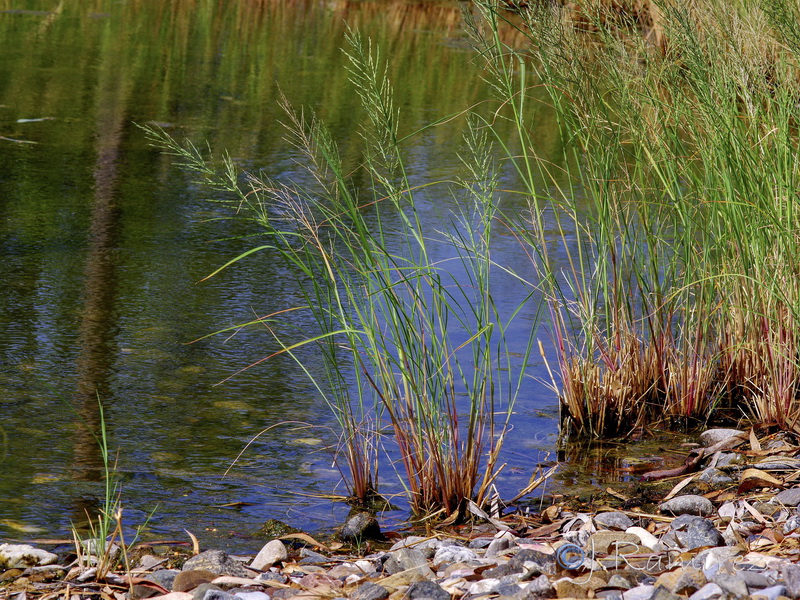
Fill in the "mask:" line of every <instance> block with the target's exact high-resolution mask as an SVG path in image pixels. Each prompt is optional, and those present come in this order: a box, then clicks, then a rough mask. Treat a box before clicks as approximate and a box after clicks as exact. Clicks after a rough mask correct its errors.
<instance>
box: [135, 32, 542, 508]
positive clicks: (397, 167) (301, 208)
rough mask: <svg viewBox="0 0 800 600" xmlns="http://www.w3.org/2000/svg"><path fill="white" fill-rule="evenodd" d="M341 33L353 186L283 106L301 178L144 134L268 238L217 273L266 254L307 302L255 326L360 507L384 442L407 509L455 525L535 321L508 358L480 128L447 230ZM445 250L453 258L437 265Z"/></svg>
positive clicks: (323, 133) (297, 114) (487, 483)
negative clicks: (329, 435)
mask: <svg viewBox="0 0 800 600" xmlns="http://www.w3.org/2000/svg"><path fill="white" fill-rule="evenodd" d="M347 42H348V46H347V50H346V54H347V57H348V59H349V71H350V79H351V82H352V85H353V86H354V89H355V91H356V94H357V96H358V98H359V100H360V102H361V105H362V107H363V109H364V111H365V114H366V116H367V124H366V126H365V127H364V128H363V130H362V131H361V137H362V140H363V146H364V161H363V164H362V165H361V166H360V168H359V170H358V172H357V177H358V178H359V180H361V181H365V182H366V185H364V186H363V187H362V188H361V189H356V187H355V185H354V183H353V181H354V179H353V178H350V177H348V176H347V175H346V174H345V168H344V166H343V164H342V161H341V159H340V156H339V152H338V149H337V145H336V143H335V142H334V140H333V139H332V137H331V135H330V133H329V132H328V130H327V129H326V127H325V125H324V124H323V123H322V122H321V121H320V120H319V119H318V118H317V117H316V116H315V115H313V114H309V113H308V112H306V111H297V110H295V109H294V108H293V107H292V106H291V105H290V104H289V102H288V101H286V100H285V99H284V101H283V107H284V109H285V114H286V123H285V124H286V135H287V139H288V140H289V141H290V142H291V144H292V145H293V146H294V147H295V148H296V149H297V150H299V151H300V154H301V155H302V157H303V161H302V165H301V166H302V168H303V172H304V175H303V178H301V179H300V180H298V181H296V182H295V183H292V184H280V183H277V182H275V181H272V180H270V179H269V178H267V177H264V176H261V175H256V174H246V175H244V182H243V181H242V176H241V175H240V174H239V173H238V172H237V170H236V169H235V167H234V166H233V163H232V161H231V160H230V159H229V158H226V159H225V160H224V161H223V162H224V167H223V168H222V170H216V169H215V168H214V167H213V166H212V162H211V161H209V160H206V158H205V157H204V156H203V154H202V153H201V152H200V151H199V150H198V148H197V147H195V146H194V145H192V144H187V145H181V144H179V143H177V142H176V141H175V140H173V139H172V138H171V137H169V136H168V135H167V134H165V133H164V132H163V131H159V130H154V129H148V130H147V133H148V135H149V137H150V139H151V140H152V141H153V142H154V143H155V144H156V145H157V146H160V147H162V148H164V149H166V151H167V152H169V153H172V154H174V155H175V156H176V157H177V158H178V160H179V161H180V162H181V163H182V164H183V165H184V166H185V167H187V168H188V169H190V170H192V171H194V172H195V173H197V174H199V175H201V176H202V179H203V180H204V181H205V183H206V184H207V185H210V186H211V187H212V188H215V189H217V190H219V191H222V192H225V193H226V194H227V196H226V197H227V198H228V200H229V203H230V206H231V208H232V209H233V212H235V213H236V215H235V216H236V217H237V218H244V219H250V220H252V221H254V222H255V223H256V224H257V225H258V226H259V228H260V230H261V232H263V234H264V237H265V240H266V241H265V243H264V244H263V245H261V246H259V247H256V248H253V249H251V250H249V251H248V252H246V253H244V254H242V255H241V256H239V257H237V258H235V259H233V260H231V261H230V262H229V263H228V264H227V265H225V267H228V266H230V265H232V264H234V263H235V262H237V261H238V260H241V259H243V258H245V257H246V256H248V255H250V254H252V253H253V252H256V251H259V252H270V253H272V255H275V256H280V257H281V258H283V260H284V261H285V263H286V264H287V265H288V266H289V268H291V269H292V270H293V272H295V273H296V274H297V275H298V281H299V284H300V288H301V291H302V294H303V296H304V305H303V306H295V307H281V309H279V310H277V311H276V312H275V313H273V314H271V315H269V316H265V317H263V318H259V319H256V320H254V321H253V324H256V325H260V326H264V327H266V329H267V331H268V332H269V333H270V334H271V335H272V337H273V339H274V341H275V343H276V344H277V347H278V349H277V350H276V352H275V354H274V355H273V356H278V355H287V356H289V357H291V358H293V359H294V360H295V361H297V363H298V364H299V366H300V367H301V368H302V369H303V370H304V371H305V373H306V374H307V375H308V376H309V377H310V379H311V381H312V382H313V383H314V385H315V386H316V389H317V391H318V392H319V394H320V395H321V396H322V397H323V398H324V399H325V401H326V402H327V404H328V406H329V407H330V408H331V410H332V412H333V414H334V416H335V417H336V419H337V422H338V426H339V427H340V430H341V432H342V433H341V435H342V437H341V444H340V446H341V448H340V451H339V454H338V457H339V459H340V462H341V463H342V465H343V471H344V472H345V474H346V477H345V479H346V481H347V483H348V486H349V492H350V494H351V496H352V498H353V499H354V500H355V501H356V502H358V503H362V504H364V503H368V502H369V501H370V499H371V497H373V496H374V495H375V493H376V490H377V485H378V479H379V473H378V452H379V451H382V450H385V451H386V452H387V453H388V455H389V456H390V457H391V458H392V461H393V462H392V464H393V465H394V468H395V471H396V472H397V473H398V475H399V479H400V481H401V483H402V485H403V487H404V488H405V490H406V492H407V496H408V499H409V502H410V506H411V508H412V510H413V512H415V513H416V514H418V515H430V514H432V513H435V514H439V515H441V516H443V517H451V518H457V517H458V516H461V515H463V514H465V510H466V508H467V505H468V502H469V501H471V500H472V501H474V502H476V503H477V504H478V505H482V504H483V503H484V501H485V500H486V499H487V497H488V495H489V492H490V490H491V486H492V484H493V482H494V480H495V478H496V476H497V473H498V472H499V470H500V469H501V468H502V466H501V465H500V464H499V463H498V460H499V451H500V448H501V446H502V444H503V441H504V437H505V434H506V431H507V429H508V427H509V419H510V416H511V411H512V408H513V406H514V402H515V399H516V397H517V394H518V391H519V389H520V385H521V383H522V381H523V369H522V367H523V366H524V365H525V364H526V362H527V359H528V356H529V354H530V351H531V347H532V343H533V340H534V337H533V329H531V333H530V336H529V337H528V340H527V342H526V343H525V344H524V345H523V347H522V348H521V349H518V350H519V352H518V353H517V354H514V353H512V351H511V348H510V346H509V342H508V338H507V332H508V329H509V327H511V326H512V324H515V318H516V317H517V315H518V314H519V311H520V310H521V309H522V308H523V307H524V306H525V305H526V304H527V303H528V301H529V300H530V298H531V295H530V294H529V293H525V294H523V297H521V298H520V299H519V303H518V305H517V306H516V308H515V309H514V310H513V311H511V314H501V312H500V310H499V309H498V307H497V305H496V304H495V302H494V299H493V296H492V293H491V291H492V281H493V271H494V270H495V265H494V263H493V260H492V244H491V239H492V234H493V227H495V226H496V223H495V221H496V211H497V194H496V185H497V179H496V177H497V176H496V170H495V165H494V158H493V157H494V153H493V150H492V148H491V145H490V143H489V139H488V136H487V135H486V133H485V132H483V131H481V130H480V129H479V127H478V123H477V122H476V121H475V120H474V119H472V120H470V124H469V126H468V127H467V133H466V135H465V139H464V141H463V143H462V151H461V153H460V157H461V160H462V163H463V165H464V173H465V175H464V177H463V178H462V179H461V180H459V181H458V182H457V184H456V186H455V188H453V189H451V192H448V193H454V194H456V195H457V197H458V198H459V200H460V206H461V207H462V208H461V209H460V211H458V212H456V213H454V214H453V216H452V222H450V223H447V224H445V225H444V226H443V230H442V231H437V230H435V229H433V228H432V227H430V226H425V225H424V224H423V223H422V222H421V219H420V214H419V211H418V202H419V197H420V196H421V195H422V193H423V191H422V190H421V189H415V188H414V187H413V186H412V184H411V183H410V177H409V173H408V171H407V167H406V164H405V162H404V159H403V153H402V141H403V140H402V136H401V133H400V124H399V113H398V111H397V110H396V109H395V107H394V105H393V102H392V90H391V85H390V83H389V81H388V80H387V79H386V77H385V74H384V69H383V65H382V63H381V60H380V58H379V55H378V53H377V52H376V51H375V50H374V49H373V48H372V47H371V44H370V43H369V42H368V41H365V40H364V39H362V38H361V36H360V35H358V34H357V33H354V32H350V33H349V34H348V36H347ZM433 184H434V183H433V182H432V183H431V184H428V185H433ZM422 187H427V186H422ZM448 187H449V186H448ZM445 247H446V248H448V251H447V253H445V254H446V256H447V258H445V259H442V258H437V257H441V256H442V254H443V253H442V252H441V249H442V248H445ZM287 309H291V310H304V311H307V312H308V313H309V314H310V315H311V316H312V318H313V323H314V326H313V331H311V332H310V333H309V332H306V333H305V334H302V335H299V336H298V337H299V339H286V337H285V335H283V334H281V333H279V328H278V327H276V325H277V324H278V322H279V321H280V320H281V318H282V317H283V316H284V315H285V311H286V310H287ZM306 346H313V347H316V349H317V350H318V352H319V353H320V354H321V356H322V359H323V360H322V364H323V367H324V375H323V376H321V377H320V376H319V375H318V371H316V370H314V369H312V367H311V363H310V362H309V359H307V358H305V354H303V353H302V352H301V348H303V347H306ZM387 433H390V435H386V434H387Z"/></svg>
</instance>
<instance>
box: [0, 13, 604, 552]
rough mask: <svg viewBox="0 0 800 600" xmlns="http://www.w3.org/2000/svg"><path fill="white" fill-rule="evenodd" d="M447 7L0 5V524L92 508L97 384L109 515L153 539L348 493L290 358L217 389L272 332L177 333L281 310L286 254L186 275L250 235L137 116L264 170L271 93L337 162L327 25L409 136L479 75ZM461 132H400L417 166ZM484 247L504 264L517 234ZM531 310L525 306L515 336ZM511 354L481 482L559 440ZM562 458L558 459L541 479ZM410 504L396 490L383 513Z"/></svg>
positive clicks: (350, 141)
mask: <svg viewBox="0 0 800 600" xmlns="http://www.w3.org/2000/svg"><path fill="white" fill-rule="evenodd" d="M460 23H461V13H460V7H459V3H457V2H436V1H429V2H424V3H416V2H403V1H387V2H366V1H365V2H354V1H345V0H327V1H321V0H320V1H311V0H308V1H290V0H276V1H269V0H261V1H249V2H214V1H211V0H191V1H189V0H171V1H168V2H153V1H152V0H123V1H113V2H112V1H109V0H92V1H87V2H80V3H77V2H73V3H69V2H63V1H61V2H58V1H56V0H39V1H34V0H0V58H1V60H0V214H1V215H2V217H1V218H0V253H2V254H1V256H2V261H1V262H0V281H2V286H0V329H1V330H2V334H1V335H0V418H1V419H2V420H0V440H2V449H0V450H1V451H0V473H2V474H1V475H0V537H3V538H6V539H21V538H32V537H66V536H67V535H68V534H69V530H70V525H71V523H76V524H79V525H80V524H81V523H84V522H85V520H86V512H87V510H88V511H89V512H93V511H96V510H97V506H98V503H99V501H100V499H101V498H102V495H103V487H102V470H101V465H102V462H101V457H100V453H99V451H98V446H97V444H96V442H95V440H94V438H93V437H92V436H91V435H90V434H89V433H88V431H89V430H90V429H95V430H96V429H97V427H98V424H99V420H100V418H99V413H98V409H97V399H98V397H99V398H100V399H102V401H103V404H104V406H105V420H106V423H107V427H108V439H109V445H110V447H111V448H112V449H113V450H114V451H115V453H116V456H117V471H118V473H119V476H120V480H121V485H122V494H123V495H122V499H123V505H124V507H125V522H126V525H127V526H128V527H135V526H136V525H138V524H141V523H143V522H144V521H145V520H146V518H147V515H148V514H149V513H150V512H151V511H154V512H153V514H152V517H151V518H150V521H149V525H148V530H147V532H146V536H147V537H149V538H150V539H175V538H182V539H186V538H185V534H183V529H184V528H185V529H189V530H190V531H193V532H194V533H195V534H197V536H198V537H199V538H200V539H201V541H202V542H203V543H204V545H207V546H210V545H213V546H215V547H225V546H226V545H230V546H231V547H235V548H237V549H239V550H243V549H255V548H257V547H259V546H260V543H261V541H260V539H258V538H257V537H255V532H256V530H257V529H258V527H259V526H260V525H261V523H263V522H264V521H265V520H266V519H270V518H274V519H280V520H282V521H284V522H286V523H288V524H290V525H292V526H295V527H299V528H303V529H305V530H308V531H320V530H327V529H329V528H331V527H332V526H334V525H335V524H338V523H340V522H342V520H343V519H344V517H345V515H346V513H347V510H348V507H347V506H346V505H344V504H342V503H337V502H332V501H331V500H329V499H326V498H325V495H326V494H329V493H330V492H337V493H344V489H343V487H342V486H341V484H340V476H339V473H338V472H337V471H336V469H335V468H334V467H332V466H331V465H332V460H331V452H330V447H331V446H332V445H334V444H335V443H336V436H335V432H334V431H333V430H332V429H328V428H330V427H332V426H333V424H334V423H333V420H332V418H331V416H330V413H329V411H328V409H327V407H326V406H325V405H324V403H323V402H322V401H321V400H320V398H319V397H318V396H317V395H316V393H315V391H314V389H313V388H312V386H311V385H310V384H309V383H308V382H307V380H306V379H305V377H304V375H303V374H302V372H301V371H300V370H299V369H298V368H297V367H296V366H295V365H294V364H293V363H291V362H290V361H288V360H275V361H268V362H265V363H262V364H260V365H259V366H258V367H254V368H252V369H248V370H246V371H244V372H242V373H241V374H239V375H237V376H235V377H233V378H231V379H228V380H227V381H225V382H224V383H222V384H220V382H221V381H222V380H225V379H227V378H228V377H229V376H230V375H231V374H233V373H235V372H236V371H238V370H240V369H241V368H242V367H244V366H246V365H249V364H251V363H253V362H255V361H257V360H258V359H260V358H262V357H264V356H266V355H267V354H269V353H270V352H272V351H274V350H275V348H274V347H273V345H271V341H270V339H269V337H268V336H266V335H264V334H263V333H262V332H260V331H257V330H243V331H241V332H240V333H239V334H238V335H236V336H234V337H231V338H230V339H228V338H226V337H224V336H217V337H210V338H206V339H203V340H202V341H199V342H196V343H190V342H192V341H193V340H196V339H198V338H202V337H203V336H206V335H207V334H209V333H211V332H214V331H217V330H220V329H222V328H224V327H228V326H230V325H232V324H235V323H240V322H243V321H246V320H248V319H250V318H251V317H252V315H253V314H254V313H258V314H265V313H267V312H271V311H274V310H279V309H281V308H286V307H289V306H293V305H296V304H297V303H298V302H299V300H298V295H297V294H298V290H297V288H296V285H295V282H294V281H293V277H292V275H291V274H290V273H287V272H286V270H285V269H283V268H282V267H281V266H279V264H278V263H276V262H275V261H271V260H270V257H269V256H258V257H256V258H253V259H252V260H248V261H246V262H243V263H241V265H239V266H237V267H236V268H234V269H230V270H228V271H226V272H224V273H223V274H221V275H219V276H217V277H215V278H213V279H211V280H209V281H207V282H202V283H199V282H200V280H201V279H203V277H204V276H206V275H208V274H209V273H210V272H212V271H213V270H214V269H216V268H217V267H219V266H220V265H221V264H223V263H224V262H226V261H227V260H229V259H230V258H232V257H233V256H236V255H237V254H238V253H240V252H241V251H243V250H244V249H246V248H248V247H250V245H252V240H248V239H242V238H241V237H239V236H241V234H242V233H246V232H245V231H243V230H242V228H241V225H240V224H237V223H235V222H224V221H217V220H214V217H215V216H216V213H215V212H214V211H213V210H212V208H211V207H210V206H209V204H208V203H207V202H206V201H205V200H204V191H203V190H199V189H198V188H197V187H195V186H194V185H193V184H192V183H191V181H190V179H189V178H188V176H187V175H186V174H185V173H183V172H181V171H180V170H179V169H178V168H176V167H175V166H174V164H173V163H172V162H171V161H170V159H169V158H168V157H165V156H163V155H161V154H160V153H159V152H158V151H156V150H155V149H153V148H151V147H150V146H149V145H148V144H147V142H146V140H145V138H144V135H143V133H142V131H141V130H140V129H138V128H137V127H136V125H135V124H136V123H159V124H161V125H162V126H164V127H165V128H167V130H168V131H170V132H171V133H172V134H173V135H175V136H176V137H178V138H184V137H185V138H188V139H191V140H193V141H195V142H196V143H199V144H204V143H205V141H208V143H209V145H210V147H211V148H213V149H214V150H215V151H217V152H219V153H221V152H222V150H227V151H228V152H229V153H230V154H231V156H232V157H233V159H234V160H235V162H236V163H237V164H238V165H240V166H242V168H245V169H247V168H252V169H263V170H264V172H265V173H266V174H267V175H269V176H271V177H275V178H277V179H279V180H280V179H282V178H285V177H287V176H291V175H292V173H293V172H294V171H296V169H297V167H296V165H295V162H294V160H295V158H296V152H295V151H294V149H293V148H292V147H291V146H289V145H288V144H287V143H286V142H285V141H284V140H283V137H282V136H283V130H282V126H281V125H280V120H281V111H280V109H279V107H278V98H279V94H280V93H281V92H282V93H284V94H285V95H286V96H287V97H288V98H289V99H290V101H291V102H292V103H293V104H294V105H296V106H305V107H308V108H311V109H313V110H315V111H316V112H317V113H318V114H319V116H320V117H321V118H323V119H324V120H325V121H326V122H327V123H328V125H329V126H330V128H331V130H332V132H333V134H334V137H335V138H336V139H337V140H338V141H339V142H340V144H341V147H342V154H343V156H344V158H345V161H346V162H347V161H349V162H351V163H356V162H357V161H358V160H359V157H360V155H359V152H360V148H361V146H360V144H359V138H358V137H357V130H358V126H359V124H360V123H361V122H362V121H363V119H364V116H363V114H361V112H360V111H359V110H358V108H357V100H356V98H355V95H354V92H353V90H352V88H351V87H350V86H349V84H348V82H347V72H346V71H345V68H344V60H343V55H342V52H341V50H340V49H341V47H342V46H343V45H344V33H345V31H346V26H347V25H349V26H351V27H356V28H358V29H359V30H361V31H362V32H363V33H364V34H365V35H368V36H370V37H371V38H372V40H373V42H374V43H375V44H376V45H377V46H378V47H380V48H381V50H382V52H383V55H384V56H385V57H386V58H388V60H389V74H390V77H391V79H392V81H393V83H394V86H395V92H396V103H397V105H398V106H399V108H400V110H401V115H402V122H403V125H402V127H403V129H404V130H405V131H414V130H416V129H419V128H420V127H422V126H423V125H424V124H426V123H429V122H431V121H434V120H436V119H439V118H441V117H443V116H446V115H455V114H457V113H460V112H462V111H464V110H465V109H467V108H468V107H470V106H473V105H475V104H477V103H479V102H481V101H482V100H484V99H485V98H488V97H489V96H490V94H489V92H488V90H487V89H486V87H485V84H484V83H483V82H482V80H481V78H480V71H479V69H477V68H476V66H475V63H474V54H473V52H472V51H471V49H470V48H469V44H468V43H467V39H466V36H465V35H464V34H463V33H462V31H461V24H460ZM463 127H464V120H463V118H454V119H452V120H451V121H450V122H448V123H447V124H445V125H442V126H439V127H436V128H433V129H429V130H427V131H426V132H425V133H424V134H422V135H419V136H417V137H415V138H414V139H412V140H411V141H410V142H409V144H408V146H407V149H408V157H409V163H410V166H411V168H412V176H413V178H414V179H415V180H419V181H420V182H422V181H431V180H434V179H445V178H447V177H448V176H452V173H453V172H454V169H455V168H456V166H457V162H458V159H457V156H456V150H457V147H458V140H459V139H460V136H461V132H462V128H463ZM533 127H535V128H537V135H538V139H540V140H541V145H542V147H541V149H540V150H541V151H542V152H543V153H547V152H548V150H549V149H552V150H555V149H556V146H557V144H558V136H557V133H556V130H555V127H554V124H553V123H552V119H548V114H547V111H543V112H541V113H540V116H539V118H538V120H537V121H536V122H535V123H533ZM432 194H434V193H432ZM429 200H430V201H428V202H426V203H425V206H426V207H427V208H426V214H425V215H424V218H425V219H426V221H427V222H430V223H432V224H435V223H437V222H440V221H441V220H443V219H447V218H449V217H448V214H449V211H450V210H451V209H452V206H451V204H450V203H451V202H452V200H451V199H450V198H449V196H447V195H446V194H443V197H436V196H435V195H433V196H432V197H430V198H429ZM496 252H497V253H499V256H500V259H499V260H501V261H505V262H507V263H510V264H514V265H515V266H516V267H518V268H520V269H524V268H525V262H524V261H525V260H526V259H525V257H524V256H523V255H522V254H521V253H520V252H519V248H518V247H517V246H516V245H515V243H513V240H504V239H502V238H501V239H500V241H499V243H498V248H497V249H496ZM496 256H498V255H497V254H496ZM501 291H502V292H507V294H508V295H509V302H511V301H512V298H511V296H514V295H516V294H518V293H519V290H516V289H511V288H509V289H507V290H501ZM531 310H532V311H533V309H531ZM526 324H527V325H526ZM533 324H534V317H533V315H532V314H531V315H523V316H522V318H521V324H520V327H521V328H522V330H520V337H522V338H524V334H525V332H524V328H525V327H526V326H528V327H532V326H533ZM541 337H542V339H543V340H544V341H545V342H546V341H547V333H546V331H542V334H541ZM528 370H529V375H530V379H529V383H527V384H526V386H525V387H524V389H523V395H522V397H521V398H520V400H519V403H518V405H517V408H516V415H515V420H514V430H513V432H512V433H511V435H510V436H509V439H508V443H507V448H506V453H505V457H504V458H505V460H506V461H507V462H508V463H509V466H508V467H507V468H506V470H505V471H504V474H503V476H502V477H501V479H500V480H499V487H500V489H501V492H504V493H505V492H511V493H510V494H508V495H512V494H513V490H515V489H518V488H519V487H520V486H522V485H524V483H526V482H527V480H528V478H529V477H530V475H531V473H532V470H533V468H534V467H535V466H536V464H537V462H538V461H540V460H544V459H546V458H547V456H548V453H554V452H555V442H556V435H557V422H556V413H557V408H556V399H555V396H554V395H553V393H552V392H551V391H550V390H548V389H547V387H546V386H545V385H543V384H542V383H540V382H539V380H540V379H547V375H546V371H545V370H544V366H543V364H542V362H541V359H539V357H538V353H537V355H536V356H534V357H533V360H532V364H530V365H528ZM218 384H219V385H218ZM287 421H303V422H308V423H312V424H314V425H316V426H318V427H317V428H314V429H304V430H298V429H296V428H293V427H291V426H289V425H286V426H279V427H275V428H274V429H271V430H270V431H269V432H267V433H265V434H264V435H262V436H260V437H259V438H258V440H257V441H256V442H255V443H254V444H253V445H252V446H251V447H250V448H249V449H248V451H247V452H246V453H245V454H244V455H243V456H242V458H241V459H240V460H239V461H238V462H237V463H236V465H235V466H234V467H233V468H232V469H231V470H230V472H229V473H228V474H227V476H225V477H223V474H224V473H225V471H226V470H227V469H228V468H229V467H230V466H231V464H232V463H233V461H234V459H235V458H236V456H237V455H238V454H239V452H240V451H241V450H242V448H243V447H244V445H245V444H246V443H247V442H248V441H249V440H250V439H251V438H252V437H253V436H254V435H256V434H257V433H258V432H260V431H262V430H263V429H265V428H268V427H270V426H272V425H275V424H276V423H282V422H287ZM550 458H551V459H554V458H555V455H554V454H552V455H551V456H550ZM615 460H617V459H615ZM594 466H596V465H594ZM581 477H583V476H582V475H580V476H579V475H576V472H575V471H574V470H569V469H567V470H565V471H564V475H563V476H556V477H555V479H554V482H553V485H554V486H556V487H558V486H562V487H569V486H571V485H574V484H575V483H576V482H577V480H578V479H580V478H581ZM591 477H592V476H590V479H591ZM390 491H392V490H391V488H390ZM548 491H552V489H551V490H548ZM504 495H505V494H504ZM225 505H228V506H225ZM406 514H407V513H406V512H405V511H404V510H403V506H402V504H401V506H400V510H399V511H396V513H394V514H387V515H384V518H385V519H387V521H389V522H391V521H392V519H394V520H400V519H402V518H404V516H406Z"/></svg>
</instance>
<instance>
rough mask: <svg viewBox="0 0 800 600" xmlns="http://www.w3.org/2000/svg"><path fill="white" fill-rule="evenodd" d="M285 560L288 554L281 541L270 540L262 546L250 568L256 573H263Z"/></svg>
mask: <svg viewBox="0 0 800 600" xmlns="http://www.w3.org/2000/svg"><path fill="white" fill-rule="evenodd" d="M287 558H289V553H288V552H287V551H286V546H285V545H284V543H283V542H282V541H281V540H272V541H270V542H267V543H266V544H264V547H263V548H261V550H260V551H259V553H258V554H257V555H256V557H255V558H254V559H253V562H251V563H250V566H251V567H252V568H253V569H257V570H258V571H264V570H266V569H269V568H270V567H271V566H272V565H275V564H277V563H281V562H283V561H285V560H286V559H287Z"/></svg>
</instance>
